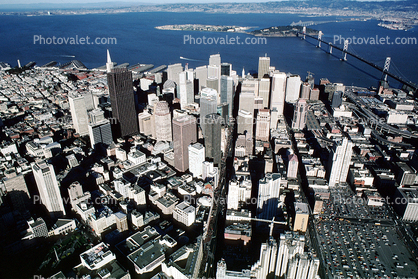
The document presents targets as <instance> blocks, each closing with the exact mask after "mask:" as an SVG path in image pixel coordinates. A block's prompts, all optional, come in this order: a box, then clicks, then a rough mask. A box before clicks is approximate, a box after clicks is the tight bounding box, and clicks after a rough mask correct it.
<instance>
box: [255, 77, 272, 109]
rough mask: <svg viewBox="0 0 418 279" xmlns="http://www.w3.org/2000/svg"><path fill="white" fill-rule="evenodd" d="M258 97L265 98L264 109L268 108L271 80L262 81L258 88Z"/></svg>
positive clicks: (263, 79) (264, 79)
mask: <svg viewBox="0 0 418 279" xmlns="http://www.w3.org/2000/svg"><path fill="white" fill-rule="evenodd" d="M258 96H259V97H261V98H263V108H268V107H269V104H270V79H269V78H262V79H260V82H259V86H258Z"/></svg>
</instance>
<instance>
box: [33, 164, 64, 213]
mask: <svg viewBox="0 0 418 279" xmlns="http://www.w3.org/2000/svg"><path fill="white" fill-rule="evenodd" d="M31 166H32V171H33V176H34V177H35V181H36V186H37V187H38V191H39V195H40V202H41V203H42V204H43V205H45V207H46V209H47V210H48V212H49V213H50V214H51V215H53V216H61V215H65V214H66V213H65V208H64V203H63V201H62V197H61V192H60V188H59V185H58V181H57V178H56V176H55V171H54V166H53V165H50V164H48V163H46V162H45V161H38V162H36V163H32V164H31ZM38 202H39V200H38Z"/></svg>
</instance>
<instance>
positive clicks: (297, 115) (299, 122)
mask: <svg viewBox="0 0 418 279" xmlns="http://www.w3.org/2000/svg"><path fill="white" fill-rule="evenodd" d="M307 110H308V105H307V104H306V100H305V99H299V100H298V102H297V103H296V105H295V110H294V112H293V120H292V129H295V130H303V129H304V128H305V125H306V112H307Z"/></svg>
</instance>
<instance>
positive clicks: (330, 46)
mask: <svg viewBox="0 0 418 279" xmlns="http://www.w3.org/2000/svg"><path fill="white" fill-rule="evenodd" d="M329 54H332V44H331V43H329Z"/></svg>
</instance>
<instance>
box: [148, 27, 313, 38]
mask: <svg viewBox="0 0 418 279" xmlns="http://www.w3.org/2000/svg"><path fill="white" fill-rule="evenodd" d="M155 28H156V29H160V30H177V31H201V32H229V33H245V34H249V35H253V36H263V37H296V36H297V35H298V33H299V32H302V31H303V27H302V26H290V25H289V26H272V27H268V28H263V29H254V27H249V26H235V25H232V26H228V25H204V24H176V25H162V26H156V27H155ZM251 29H254V30H251ZM250 30H251V31H250ZM318 32H319V31H317V30H314V29H311V28H306V34H307V35H317V34H318Z"/></svg>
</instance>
